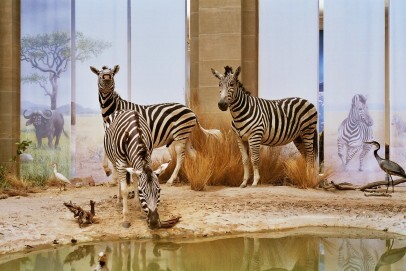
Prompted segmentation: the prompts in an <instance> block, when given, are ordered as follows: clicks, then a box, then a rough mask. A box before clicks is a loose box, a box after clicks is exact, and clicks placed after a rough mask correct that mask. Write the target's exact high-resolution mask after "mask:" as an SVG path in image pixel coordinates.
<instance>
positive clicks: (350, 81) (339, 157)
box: [324, 0, 385, 184]
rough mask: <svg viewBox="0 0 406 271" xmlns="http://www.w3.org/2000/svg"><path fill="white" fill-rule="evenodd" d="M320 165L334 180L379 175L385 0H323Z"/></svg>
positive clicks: (371, 178) (359, 179) (362, 179)
mask: <svg viewBox="0 0 406 271" xmlns="http://www.w3.org/2000/svg"><path fill="white" fill-rule="evenodd" d="M324 92H325V93H324V94H325V95H324V99H325V107H324V112H325V126H324V127H325V135H324V139H325V147H324V151H325V166H326V167H329V168H332V169H333V170H334V172H335V175H334V179H335V181H337V182H339V181H348V182H351V183H354V184H365V183H368V182H370V181H374V180H377V179H381V180H382V179H384V173H383V172H382V171H381V170H380V168H379V166H378V163H377V162H376V161H375V158H374V155H373V148H372V147H371V145H367V144H365V143H364V141H367V140H376V141H378V142H379V143H380V144H381V150H380V152H379V154H380V155H381V156H382V157H384V156H385V152H384V149H385V148H384V146H385V144H384V143H385V140H384V138H385V121H384V113H385V108H384V106H385V0H357V1H354V0H342V1H335V0H325V1H324Z"/></svg>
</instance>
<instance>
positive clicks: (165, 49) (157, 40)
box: [131, 0, 186, 104]
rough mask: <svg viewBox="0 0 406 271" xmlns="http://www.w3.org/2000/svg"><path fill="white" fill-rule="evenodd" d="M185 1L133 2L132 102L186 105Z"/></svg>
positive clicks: (142, 0)
mask: <svg viewBox="0 0 406 271" xmlns="http://www.w3.org/2000/svg"><path fill="white" fill-rule="evenodd" d="M185 16H186V1H185V0H176V1H167V0H155V1H145V0H135V1H131V39H132V45H131V52H132V59H131V60H132V63H131V69H132V73H131V74H132V76H131V77H132V87H131V91H132V101H133V102H136V103H138V104H154V103H162V102H179V103H182V104H184V103H185V91H186V89H185V56H186V32H185V29H186V28H185Z"/></svg>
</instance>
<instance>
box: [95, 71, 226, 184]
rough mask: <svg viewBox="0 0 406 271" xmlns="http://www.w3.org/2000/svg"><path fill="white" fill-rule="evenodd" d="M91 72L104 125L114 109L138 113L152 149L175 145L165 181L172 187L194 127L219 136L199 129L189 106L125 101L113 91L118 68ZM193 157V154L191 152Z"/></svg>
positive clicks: (212, 132) (209, 133)
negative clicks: (171, 168) (95, 78)
mask: <svg viewBox="0 0 406 271" xmlns="http://www.w3.org/2000/svg"><path fill="white" fill-rule="evenodd" d="M90 69H91V71H92V72H94V73H95V74H97V76H98V88H99V102H100V107H101V113H102V116H103V120H104V124H105V126H106V127H108V126H109V121H110V120H109V116H110V115H111V114H113V113H114V112H115V111H116V110H125V109H131V110H135V111H137V112H138V113H139V114H140V115H142V117H144V118H145V119H146V121H147V123H148V126H149V129H150V130H151V133H152V142H153V147H154V148H157V147H161V146H167V147H168V146H169V145H170V144H171V143H173V144H174V145H175V151H176V156H177V161H176V167H175V170H174V171H173V173H172V176H171V177H170V178H169V180H168V181H167V184H168V185H172V183H173V181H174V180H175V179H176V178H177V175H178V173H179V170H180V168H181V165H182V163H183V160H184V157H185V149H186V147H188V150H189V151H191V148H190V146H189V141H188V139H189V136H190V134H191V133H192V131H193V129H194V127H195V126H196V125H197V128H199V129H200V131H202V132H203V133H204V134H205V135H213V136H215V137H219V136H220V131H219V130H206V129H204V128H203V127H201V126H200V124H199V122H198V121H197V118H196V115H195V113H194V112H193V111H192V110H191V109H190V108H188V107H186V106H185V105H183V104H179V103H162V104H154V105H138V104H134V103H131V102H129V101H126V100H124V99H122V98H121V97H120V95H118V93H117V92H116V91H115V81H114V76H115V75H116V74H117V72H118V71H119V66H118V65H116V66H114V68H113V69H109V68H108V67H106V66H103V67H102V70H98V69H96V68H95V67H90ZM192 154H193V153H192ZM103 167H104V169H105V171H106V174H107V175H109V174H110V172H109V168H108V164H107V160H106V159H104V162H103Z"/></svg>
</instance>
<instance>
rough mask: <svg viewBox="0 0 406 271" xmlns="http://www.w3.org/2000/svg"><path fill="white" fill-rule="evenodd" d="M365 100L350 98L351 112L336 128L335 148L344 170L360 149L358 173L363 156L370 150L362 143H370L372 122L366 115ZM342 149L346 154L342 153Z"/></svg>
mask: <svg viewBox="0 0 406 271" xmlns="http://www.w3.org/2000/svg"><path fill="white" fill-rule="evenodd" d="M366 102H367V99H366V98H365V97H364V96H363V95H361V94H356V95H354V97H353V98H352V103H351V110H350V113H349V114H348V117H347V118H346V119H344V120H343V122H342V123H341V125H340V127H339V128H338V137H337V147H338V156H339V157H340V159H341V162H342V165H343V167H344V169H346V167H347V165H348V163H349V162H350V160H351V159H352V158H353V157H354V155H355V154H356V153H357V152H358V151H359V150H361V149H362V151H361V154H360V156H359V168H358V170H359V171H362V167H363V162H364V157H365V155H366V154H367V153H368V152H369V150H370V149H371V147H372V146H371V145H369V144H366V143H364V142H367V141H372V140H373V135H372V125H373V124H374V121H373V120H372V118H371V116H370V115H369V113H368V107H367V104H366ZM344 148H345V149H346V152H345V153H344Z"/></svg>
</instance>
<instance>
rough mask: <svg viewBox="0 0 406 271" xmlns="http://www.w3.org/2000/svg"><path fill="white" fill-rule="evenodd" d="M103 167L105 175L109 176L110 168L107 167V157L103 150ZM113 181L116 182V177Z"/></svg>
mask: <svg viewBox="0 0 406 271" xmlns="http://www.w3.org/2000/svg"><path fill="white" fill-rule="evenodd" d="M103 169H104V172H105V173H106V176H110V174H111V169H110V168H109V158H108V157H107V154H106V152H104V155H103ZM114 181H115V183H117V179H116V180H114Z"/></svg>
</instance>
